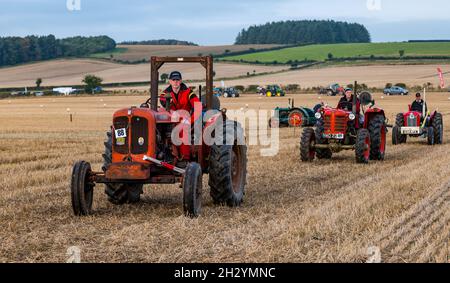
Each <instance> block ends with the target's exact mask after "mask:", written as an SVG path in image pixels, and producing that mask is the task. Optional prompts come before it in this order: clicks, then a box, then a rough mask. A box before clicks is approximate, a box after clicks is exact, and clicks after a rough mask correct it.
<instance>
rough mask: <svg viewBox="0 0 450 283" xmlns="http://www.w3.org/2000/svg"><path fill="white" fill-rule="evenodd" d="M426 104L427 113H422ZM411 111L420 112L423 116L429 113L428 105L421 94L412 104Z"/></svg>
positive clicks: (417, 95) (418, 94)
mask: <svg viewBox="0 0 450 283" xmlns="http://www.w3.org/2000/svg"><path fill="white" fill-rule="evenodd" d="M424 104H425V113H422V111H423V106H424ZM411 111H416V112H420V113H422V116H423V115H424V114H426V113H427V111H428V107H427V103H426V102H425V101H423V99H422V95H421V94H420V92H418V93H416V100H414V101H413V103H412V104H411Z"/></svg>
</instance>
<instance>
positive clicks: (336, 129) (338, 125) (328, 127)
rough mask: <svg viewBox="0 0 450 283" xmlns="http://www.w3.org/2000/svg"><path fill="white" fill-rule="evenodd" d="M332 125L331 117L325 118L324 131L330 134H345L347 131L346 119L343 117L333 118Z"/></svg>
mask: <svg viewBox="0 0 450 283" xmlns="http://www.w3.org/2000/svg"><path fill="white" fill-rule="evenodd" d="M334 118H335V119H334V125H333V123H332V118H331V116H325V118H324V122H325V125H324V126H325V131H326V132H331V133H345V132H346V131H347V124H346V119H345V117H343V116H334Z"/></svg>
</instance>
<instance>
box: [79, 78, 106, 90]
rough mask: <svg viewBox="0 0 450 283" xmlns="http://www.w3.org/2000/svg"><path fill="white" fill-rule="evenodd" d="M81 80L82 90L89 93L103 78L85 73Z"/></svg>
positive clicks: (99, 84) (100, 83)
mask: <svg viewBox="0 0 450 283" xmlns="http://www.w3.org/2000/svg"><path fill="white" fill-rule="evenodd" d="M82 82H83V83H84V84H85V87H84V90H85V91H86V92H87V93H91V92H92V91H93V90H94V89H95V88H97V87H99V86H101V85H102V82H103V79H102V78H100V77H97V76H94V75H86V76H85V77H84V79H83V80H82Z"/></svg>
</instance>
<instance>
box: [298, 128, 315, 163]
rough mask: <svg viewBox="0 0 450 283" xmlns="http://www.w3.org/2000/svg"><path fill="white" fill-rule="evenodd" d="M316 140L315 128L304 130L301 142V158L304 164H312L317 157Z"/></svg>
mask: <svg viewBox="0 0 450 283" xmlns="http://www.w3.org/2000/svg"><path fill="white" fill-rule="evenodd" d="M315 145H316V138H315V134H314V129H313V128H304V129H303V133H302V137H301V140H300V158H301V160H302V161H303V162H312V161H314V157H315V156H316V150H315V148H314V146H315Z"/></svg>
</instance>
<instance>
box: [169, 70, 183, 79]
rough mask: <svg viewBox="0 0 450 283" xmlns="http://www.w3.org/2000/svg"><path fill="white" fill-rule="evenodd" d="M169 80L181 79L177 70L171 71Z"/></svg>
mask: <svg viewBox="0 0 450 283" xmlns="http://www.w3.org/2000/svg"><path fill="white" fill-rule="evenodd" d="M169 80H181V73H180V72H178V71H173V72H172V73H170V75H169Z"/></svg>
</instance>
